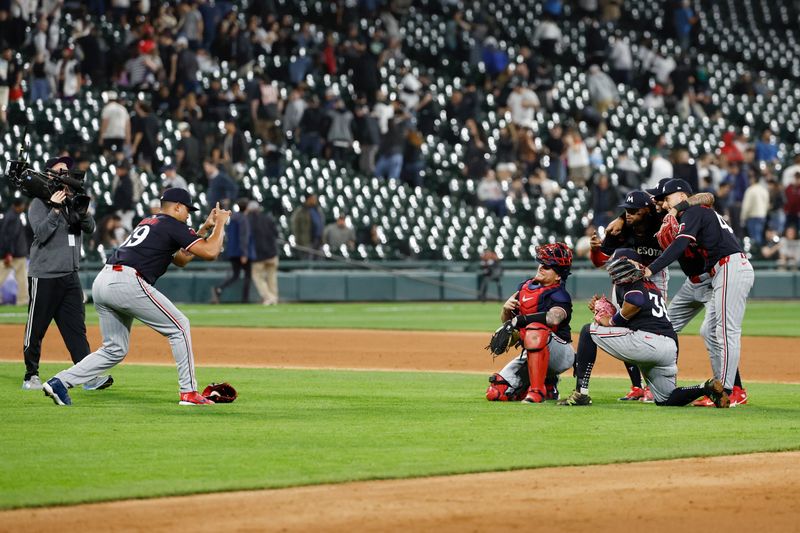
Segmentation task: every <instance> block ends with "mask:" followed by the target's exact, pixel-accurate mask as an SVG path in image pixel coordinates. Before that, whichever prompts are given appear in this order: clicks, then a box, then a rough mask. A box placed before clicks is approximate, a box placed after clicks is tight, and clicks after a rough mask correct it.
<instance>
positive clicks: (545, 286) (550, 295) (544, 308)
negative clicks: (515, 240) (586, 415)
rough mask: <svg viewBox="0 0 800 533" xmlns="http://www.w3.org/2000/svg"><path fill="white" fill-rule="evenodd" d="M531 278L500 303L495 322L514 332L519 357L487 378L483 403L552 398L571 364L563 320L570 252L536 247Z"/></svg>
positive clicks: (568, 310)
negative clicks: (520, 345) (498, 316)
mask: <svg viewBox="0 0 800 533" xmlns="http://www.w3.org/2000/svg"><path fill="white" fill-rule="evenodd" d="M536 261H537V262H538V263H539V268H538V270H537V272H536V276H535V277H534V278H532V279H529V280H526V281H524V282H523V283H521V284H520V285H519V288H518V289H517V292H515V293H514V294H513V295H512V296H511V297H510V298H509V299H508V300H507V301H506V302H505V304H503V309H502V311H501V313H500V320H501V321H502V322H503V323H504V326H505V327H509V328H513V329H518V330H519V334H520V342H521V344H522V353H521V354H520V356H519V357H517V358H514V359H513V360H512V361H511V362H510V363H508V364H507V365H506V366H505V368H503V369H502V370H501V371H500V372H499V373H497V374H492V376H490V377H489V388H488V389H486V399H487V400H489V401H503V402H505V401H518V400H522V401H524V402H527V403H542V402H543V401H545V400H557V399H558V379H559V378H558V376H559V374H561V373H562V372H564V371H565V370H567V369H568V368H570V367H572V365H573V363H574V361H575V351H574V350H573V348H572V339H571V337H570V328H569V321H570V318H571V317H572V298H571V297H570V295H569V293H568V292H567V290H566V288H565V283H566V280H567V277H568V276H569V274H570V268H571V266H572V251H571V250H570V249H569V247H568V246H567V245H566V244H564V243H562V242H557V243H555V244H545V245H543V246H539V247H537V248H536Z"/></svg>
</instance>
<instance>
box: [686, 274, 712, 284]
mask: <svg viewBox="0 0 800 533" xmlns="http://www.w3.org/2000/svg"><path fill="white" fill-rule="evenodd" d="M710 278H711V275H710V274H709V273H708V272H703V273H702V274H700V275H699V276H689V281H691V282H692V283H703V282H704V281H706V280H708V279H710Z"/></svg>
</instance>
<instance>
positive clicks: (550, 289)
mask: <svg viewBox="0 0 800 533" xmlns="http://www.w3.org/2000/svg"><path fill="white" fill-rule="evenodd" d="M517 290H518V291H519V294H518V295H517V299H518V300H519V314H521V315H532V314H533V313H546V312H547V311H549V310H550V309H551V308H553V307H560V308H562V309H563V310H564V311H566V312H567V317H566V318H565V319H564V320H562V321H561V323H560V324H559V325H558V326H557V327H556V328H555V329H554V330H553V333H555V334H556V336H557V337H559V338H560V339H562V340H564V341H567V342H570V341H571V340H572V339H571V337H570V329H569V321H570V320H571V319H572V298H571V297H570V295H569V293H568V292H567V289H565V288H564V284H563V283H558V284H556V285H548V286H547V287H543V286H541V285H539V284H538V283H536V282H535V281H533V280H532V279H529V280H526V281H524V282H522V283H520V285H519V287H518V288H517Z"/></svg>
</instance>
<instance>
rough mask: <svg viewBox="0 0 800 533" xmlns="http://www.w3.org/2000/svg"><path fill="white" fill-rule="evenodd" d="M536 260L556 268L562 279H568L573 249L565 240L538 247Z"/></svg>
mask: <svg viewBox="0 0 800 533" xmlns="http://www.w3.org/2000/svg"><path fill="white" fill-rule="evenodd" d="M536 262H538V263H540V264H542V265H544V266H546V267H550V268H552V269H553V270H555V271H556V272H557V273H558V275H559V276H561V279H562V280H564V279H567V276H569V274H570V268H571V267H572V250H570V249H569V246H567V245H566V244H564V243H563V242H557V243H554V244H543V245H541V246H537V247H536Z"/></svg>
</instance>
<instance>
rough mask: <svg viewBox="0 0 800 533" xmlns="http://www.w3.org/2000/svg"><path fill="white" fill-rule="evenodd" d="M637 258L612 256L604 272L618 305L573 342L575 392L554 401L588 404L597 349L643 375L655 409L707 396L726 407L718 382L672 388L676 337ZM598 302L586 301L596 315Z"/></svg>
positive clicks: (630, 253) (621, 253) (627, 253)
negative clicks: (575, 343)
mask: <svg viewBox="0 0 800 533" xmlns="http://www.w3.org/2000/svg"><path fill="white" fill-rule="evenodd" d="M639 259H641V256H639V254H637V253H636V251H634V250H632V249H630V248H620V249H618V250H617V251H616V252H614V255H613V258H612V260H611V261H610V262H609V263H608V266H607V267H606V268H607V270H608V273H609V275H610V276H611V281H612V283H613V285H614V292H615V293H616V296H617V301H618V302H620V303H621V306H620V308H619V310H616V313H615V314H614V315H613V316H608V315H598V314H596V315H595V320H594V321H593V322H592V323H591V324H586V325H585V326H584V327H583V329H582V330H581V335H580V340H579V341H578V354H577V365H576V378H577V383H576V387H575V391H574V392H573V393H572V394H571V395H570V396H569V397H567V398H565V399H564V400H561V401H559V402H558V405H562V406H581V405H591V404H592V399H591V397H590V396H589V379H590V377H591V373H592V367H593V366H594V363H595V360H596V359H597V347H598V346H600V347H601V348H602V349H603V350H605V351H606V352H608V353H609V354H610V355H611V356H612V357H615V358H617V359H619V360H621V361H625V362H626V363H631V364H635V365H636V366H638V367H639V368H640V369H641V370H642V372H643V373H644V376H645V378H646V379H647V382H648V383H650V388H651V390H652V391H653V397H654V400H655V403H656V405H660V406H683V405H687V404H689V403H691V402H693V401H694V400H696V399H698V398H700V397H702V396H709V397H710V398H712V399H713V400H714V402H715V405H716V406H717V407H727V403H728V396H727V394H725V391H724V389H723V386H722V383H721V382H720V381H719V380H715V379H709V380H708V381H706V382H705V383H703V384H702V385H696V386H693V387H677V386H676V382H677V378H678V366H677V362H678V336H677V335H676V334H675V331H674V330H673V329H672V324H670V321H669V319H668V318H667V314H666V308H665V305H664V298H663V297H662V295H661V291H659V290H658V287H656V285H655V283H653V282H651V281H650V280H647V279H644V278H643V276H644V272H643V271H642V269H643V268H644V267H643V266H642V265H641V263H640V262H639ZM596 301H597V297H595V298H592V300H591V301H590V302H589V308H590V309H592V310H593V311H594V310H595V303H596Z"/></svg>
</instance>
